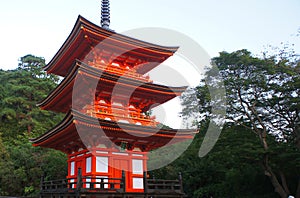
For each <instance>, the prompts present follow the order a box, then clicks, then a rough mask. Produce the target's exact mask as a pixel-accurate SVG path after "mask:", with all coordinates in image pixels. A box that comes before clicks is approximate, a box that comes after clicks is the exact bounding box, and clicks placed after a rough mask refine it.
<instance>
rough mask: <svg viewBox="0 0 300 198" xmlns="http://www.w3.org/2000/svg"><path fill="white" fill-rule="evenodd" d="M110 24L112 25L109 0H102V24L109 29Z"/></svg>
mask: <svg viewBox="0 0 300 198" xmlns="http://www.w3.org/2000/svg"><path fill="white" fill-rule="evenodd" d="M109 25H110V9H109V0H102V4H101V26H102V27H103V28H105V29H109Z"/></svg>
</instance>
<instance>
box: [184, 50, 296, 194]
mask: <svg viewBox="0 0 300 198" xmlns="http://www.w3.org/2000/svg"><path fill="white" fill-rule="evenodd" d="M279 52H280V53H279V54H272V55H268V53H265V54H264V56H263V57H262V58H258V57H254V56H252V54H251V53H250V52H249V51H247V50H238V51H236V52H232V53H228V52H221V53H220V56H218V57H215V58H213V59H212V61H213V63H214V64H213V67H212V68H208V69H207V71H206V79H205V80H203V81H201V83H200V85H199V86H198V87H196V88H195V89H193V90H190V93H187V94H186V95H184V96H183V105H184V106H185V108H184V109H183V112H182V115H183V117H185V118H189V117H190V116H193V117H197V116H198V117H197V124H198V126H203V125H204V124H205V123H207V122H208V121H209V120H210V119H213V118H216V117H217V115H215V114H214V112H212V111H211V107H212V106H218V104H219V101H218V100H214V98H211V97H212V95H211V94H210V91H209V89H213V90H215V89H218V88H220V86H222V84H221V83H220V78H218V77H217V75H216V73H219V74H220V75H219V76H221V77H222V79H223V80H222V81H223V82H224V85H225V89H226V102H227V103H226V108H227V117H226V121H227V127H235V126H240V127H241V126H243V128H244V129H247V130H249V131H251V132H252V133H253V136H254V137H256V138H257V142H258V143H260V146H261V148H259V149H258V148H256V147H257V142H256V143H255V145H256V146H255V147H254V144H253V142H252V141H249V142H245V143H244V144H243V145H240V147H237V148H236V149H237V152H238V153H239V154H243V153H247V155H246V156H251V155H253V154H255V156H256V157H255V159H256V162H257V163H255V164H253V165H255V166H253V167H252V166H251V165H250V162H247V161H244V160H246V159H243V164H241V163H242V162H241V161H240V160H237V164H238V165H239V167H243V166H245V167H247V168H246V169H244V170H243V171H240V172H239V171H237V170H236V169H234V170H231V169H229V170H227V171H226V174H225V176H226V177H225V178H231V179H230V182H234V183H241V182H242V181H240V179H242V178H240V177H238V175H241V176H242V175H243V174H245V177H246V176H247V175H248V171H247V170H250V169H253V168H255V167H256V170H258V167H261V168H262V169H261V172H260V175H262V174H265V175H266V176H267V177H268V178H269V179H270V183H269V185H270V184H272V185H273V187H274V189H275V191H276V192H277V193H278V194H279V195H280V196H281V197H287V195H289V194H296V192H298V193H299V194H298V195H296V196H300V189H298V191H297V185H298V184H297V183H298V178H299V176H300V172H299V159H300V158H299V149H300V130H299V129H300V117H299V116H300V111H299V110H300V106H299V105H300V97H299V94H300V72H299V62H300V61H299V57H297V56H295V55H294V54H292V52H291V51H288V50H287V49H283V50H280V51H279ZM191 94H192V95H194V96H196V99H195V98H193V97H191ZM224 105H225V103H224ZM217 113H218V112H217ZM195 115H197V116H195ZM240 135H241V136H245V133H244V132H243V133H240ZM246 137H248V136H246ZM248 138H249V137H248ZM232 140H233V142H232V144H237V141H241V140H237V139H236V138H233V139H232ZM219 141H221V140H219ZM227 141H230V140H227ZM254 148H255V149H254ZM225 149H227V147H225ZM224 152H225V151H222V152H221V153H222V155H220V156H219V157H220V158H219V159H224V158H223V157H224V155H225V154H224ZM238 153H236V154H233V155H237V154H238ZM215 154H216V153H214V155H215ZM210 155H211V154H210ZM228 157H230V156H228ZM251 160H252V161H253V160H254V159H251ZM219 162H220V160H219ZM244 162H247V163H246V164H244ZM220 163H222V166H223V165H224V164H226V161H221V162H220ZM217 168H218V167H217ZM218 170H220V169H218ZM250 172H251V171H250ZM214 178H217V176H216V175H214ZM247 178H248V179H251V178H250V177H248V176H247ZM252 179H253V178H252ZM217 180H218V181H222V180H221V179H217ZM259 181H260V180H259ZM259 181H257V182H258V183H259ZM257 182H256V183H257ZM226 184H228V182H226ZM245 185H246V184H245ZM220 186H221V188H220ZM232 186H235V184H232ZM299 186H300V185H299ZM210 188H211V186H209V188H208V189H210ZM213 188H214V189H220V193H221V194H224V192H221V190H222V189H224V188H225V187H224V186H222V183H218V184H217V186H214V187H213ZM213 188H212V189H213ZM227 188H229V189H230V187H227ZM239 188H241V186H239ZM234 189H235V188H234ZM234 189H231V192H235V190H234ZM202 190H203V185H202V188H201V189H199V190H197V192H202ZM206 191H209V190H206ZM217 192H219V190H217ZM238 193H239V192H235V193H234V194H232V195H228V196H229V197H234V195H235V196H237V195H239V194H238ZM200 194H201V193H200ZM214 194H216V193H214ZM221 194H220V195H219V196H221ZM253 195H255V194H253ZM238 197H240V196H238Z"/></svg>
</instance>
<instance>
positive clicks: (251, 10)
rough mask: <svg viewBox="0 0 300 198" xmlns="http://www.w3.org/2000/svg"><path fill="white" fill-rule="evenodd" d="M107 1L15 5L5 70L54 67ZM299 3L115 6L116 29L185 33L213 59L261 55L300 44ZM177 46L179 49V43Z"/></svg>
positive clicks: (160, 0) (170, 0)
mask: <svg viewBox="0 0 300 198" xmlns="http://www.w3.org/2000/svg"><path fill="white" fill-rule="evenodd" d="M100 7H101V0H9V1H2V3H1V6H0V27H1V33H0V34H1V36H0V43H1V45H0V54H1V58H0V68H2V69H5V70H6V69H14V68H16V67H17V64H18V59H19V58H20V57H22V56H24V55H27V54H33V55H35V56H40V57H44V58H45V59H46V62H49V61H50V60H51V58H52V57H53V56H54V54H55V53H56V52H57V50H58V49H59V48H60V46H61V45H62V43H63V42H64V41H65V39H66V38H67V37H68V35H69V33H70V32H71V30H72V28H73V25H74V24H75V21H76V19H77V16H78V15H79V14H80V15H82V16H83V17H85V18H86V19H88V20H90V21H92V22H94V23H96V24H99V23H100V22H99V21H100ZM299 10H300V1H299V0H285V1H284V0H184V1H183V0H111V26H110V27H111V28H112V29H113V30H115V31H116V32H118V33H122V32H123V31H126V30H130V29H134V28H141V27H164V28H169V29H172V30H176V31H179V32H181V33H183V34H186V35H187V36H189V37H190V38H192V39H194V40H195V41H196V42H197V43H199V44H200V45H201V46H202V47H203V48H204V49H205V50H206V51H207V52H208V53H209V55H210V56H212V57H214V56H217V55H218V52H220V51H224V50H225V51H228V52H232V51H235V50H239V49H242V48H246V49H248V50H250V51H252V52H253V53H254V54H259V53H260V52H261V51H262V50H263V47H264V46H266V45H269V44H271V45H275V46H278V45H280V42H285V41H290V42H293V43H296V48H297V49H296V50H297V51H298V52H299V51H300V47H299V46H300V44H299V40H300V37H298V38H296V37H295V36H293V35H295V34H296V32H297V30H298V29H299V28H300V12H299ZM174 45H176V43H174Z"/></svg>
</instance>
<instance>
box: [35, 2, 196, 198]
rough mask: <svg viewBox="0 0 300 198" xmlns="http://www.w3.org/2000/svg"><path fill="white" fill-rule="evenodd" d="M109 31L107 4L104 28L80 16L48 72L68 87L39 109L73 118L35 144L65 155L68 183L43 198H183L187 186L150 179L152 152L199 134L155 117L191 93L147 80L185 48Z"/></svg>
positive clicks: (46, 186)
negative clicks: (165, 124)
mask: <svg viewBox="0 0 300 198" xmlns="http://www.w3.org/2000/svg"><path fill="white" fill-rule="evenodd" d="M109 24H110V16H109V1H108V0H103V1H102V17H101V27H100V26H98V25H95V24H93V23H91V22H90V21H88V20H87V19H85V18H83V17H82V16H79V17H78V19H77V21H76V23H75V25H74V28H73V30H72V31H71V33H70V35H69V37H68V38H67V40H66V41H65V42H64V44H63V45H62V47H61V48H60V49H59V50H58V52H57V53H56V54H55V56H54V57H53V59H52V60H51V61H50V62H49V63H48V64H47V65H46V67H45V68H44V69H45V70H46V71H47V73H52V74H56V75H58V76H61V77H63V80H62V81H61V83H60V84H59V85H58V86H57V87H56V88H55V89H54V90H53V91H52V92H51V93H50V94H49V95H48V96H47V97H46V98H45V99H44V100H43V101H41V102H40V103H39V104H38V106H40V108H42V109H44V110H51V111H55V112H62V113H65V114H66V116H65V118H64V119H63V120H62V121H61V122H60V123H59V124H57V125H56V126H55V127H54V128H52V129H50V130H49V131H48V132H46V133H45V134H43V135H42V136H40V137H37V138H35V139H32V140H31V142H32V143H33V145H34V146H40V147H45V148H52V149H56V150H59V151H62V152H64V153H66V154H67V156H68V176H67V178H66V179H63V180H57V181H42V183H41V197H151V196H155V197H183V196H184V193H183V190H182V183H181V179H180V178H179V179H178V180H158V179H150V178H148V175H147V159H148V157H147V153H148V152H150V151H152V150H155V149H158V148H161V147H163V146H165V145H169V144H174V143H177V142H182V141H185V140H188V139H192V138H193V136H194V134H195V133H196V131H195V130H178V129H170V128H167V129H166V128H165V127H161V125H160V124H159V123H158V122H157V121H155V117H154V116H150V115H149V114H148V112H149V111H150V110H151V109H152V108H154V107H156V106H158V105H160V104H163V103H165V102H167V101H169V100H171V99H173V98H175V97H177V96H179V95H181V94H182V92H183V91H185V90H186V88H187V87H169V86H164V85H160V84H155V83H153V82H152V81H151V79H149V76H147V75H146V74H147V72H149V71H150V70H152V69H153V68H155V67H156V66H158V65H159V64H160V63H162V62H164V61H165V60H166V59H168V58H169V57H170V56H172V55H173V54H174V53H175V52H176V50H177V49H178V47H165V46H159V45H156V44H152V43H148V42H144V41H141V40H138V39H134V38H131V37H128V36H125V35H122V34H118V33H116V32H115V31H113V30H111V29H110V28H109Z"/></svg>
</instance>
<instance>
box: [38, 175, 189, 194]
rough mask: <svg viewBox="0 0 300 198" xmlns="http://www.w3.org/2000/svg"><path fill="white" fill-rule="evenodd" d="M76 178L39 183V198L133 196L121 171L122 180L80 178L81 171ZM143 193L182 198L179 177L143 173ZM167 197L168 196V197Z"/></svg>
mask: <svg viewBox="0 0 300 198" xmlns="http://www.w3.org/2000/svg"><path fill="white" fill-rule="evenodd" d="M78 171H79V172H78V177H77V178H71V179H63V180H54V181H42V182H41V197H49V196H51V197H53V196H55V195H58V194H59V195H60V196H61V195H64V194H68V196H69V195H74V196H76V197H80V196H79V195H80V194H82V193H84V194H88V193H93V194H97V193H101V194H102V195H103V194H105V193H107V194H114V193H115V194H123V195H125V194H130V195H132V194H134V193H132V192H126V182H125V181H126V180H125V172H124V171H122V178H99V177H90V176H86V177H82V176H81V170H78ZM143 179H144V192H143V193H138V194H139V195H144V197H151V196H153V195H164V196H166V197H184V193H183V187H182V179H181V175H179V178H178V179H177V180H162V179H148V178H147V174H146V172H144V176H143ZM168 195H169V196H168ZM68 196H67V195H66V196H61V197H68Z"/></svg>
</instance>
